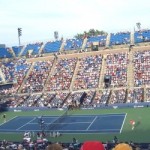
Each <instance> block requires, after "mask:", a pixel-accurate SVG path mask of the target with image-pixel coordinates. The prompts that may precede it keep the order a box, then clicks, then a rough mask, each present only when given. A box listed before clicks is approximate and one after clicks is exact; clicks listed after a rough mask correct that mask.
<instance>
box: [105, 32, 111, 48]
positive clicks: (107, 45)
mask: <svg viewBox="0 0 150 150" xmlns="http://www.w3.org/2000/svg"><path fill="white" fill-rule="evenodd" d="M109 43H110V33H109V34H108V35H107V37H106V47H109Z"/></svg>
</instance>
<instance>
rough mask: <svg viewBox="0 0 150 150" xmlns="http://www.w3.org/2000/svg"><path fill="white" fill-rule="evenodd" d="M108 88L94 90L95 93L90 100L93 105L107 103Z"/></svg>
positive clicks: (98, 105) (97, 105)
mask: <svg viewBox="0 0 150 150" xmlns="http://www.w3.org/2000/svg"><path fill="white" fill-rule="evenodd" d="M109 95H110V90H109V89H108V90H103V91H102V90H100V91H97V92H96V95H95V97H94V99H93V101H92V105H93V107H100V106H104V105H106V104H107V103H108V100H109Z"/></svg>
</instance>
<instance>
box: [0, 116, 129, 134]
mask: <svg viewBox="0 0 150 150" xmlns="http://www.w3.org/2000/svg"><path fill="white" fill-rule="evenodd" d="M58 118H59V116H42V120H43V121H44V123H43V124H41V123H40V122H39V118H38V117H36V116H32V117H31V116H25V117H24V116H18V117H15V118H13V119H12V120H9V121H8V122H6V123H3V124H1V125H0V132H25V131H33V132H38V131H41V130H45V131H48V132H52V131H59V132H61V133H121V131H122V128H123V125H124V122H125V118H126V114H103V115H68V116H65V117H63V118H62V119H61V121H59V122H57V121H56V120H57V119H58ZM54 122H55V123H54Z"/></svg>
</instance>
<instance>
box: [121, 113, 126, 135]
mask: <svg viewBox="0 0 150 150" xmlns="http://www.w3.org/2000/svg"><path fill="white" fill-rule="evenodd" d="M126 117H127V113H126V115H125V117H124V120H123V123H122V126H121V129H120V133H121V132H122V129H123V126H124V123H125V120H126Z"/></svg>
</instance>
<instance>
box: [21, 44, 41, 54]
mask: <svg viewBox="0 0 150 150" xmlns="http://www.w3.org/2000/svg"><path fill="white" fill-rule="evenodd" d="M41 46H42V44H41V43H36V44H28V45H27V46H26V47H25V49H24V51H23V53H22V56H25V55H26V54H27V53H28V51H29V50H32V55H37V54H39V50H40V48H41Z"/></svg>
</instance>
